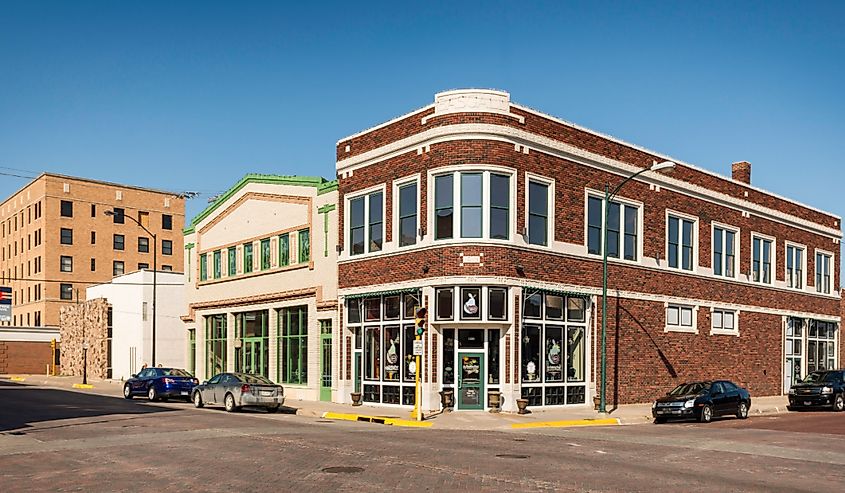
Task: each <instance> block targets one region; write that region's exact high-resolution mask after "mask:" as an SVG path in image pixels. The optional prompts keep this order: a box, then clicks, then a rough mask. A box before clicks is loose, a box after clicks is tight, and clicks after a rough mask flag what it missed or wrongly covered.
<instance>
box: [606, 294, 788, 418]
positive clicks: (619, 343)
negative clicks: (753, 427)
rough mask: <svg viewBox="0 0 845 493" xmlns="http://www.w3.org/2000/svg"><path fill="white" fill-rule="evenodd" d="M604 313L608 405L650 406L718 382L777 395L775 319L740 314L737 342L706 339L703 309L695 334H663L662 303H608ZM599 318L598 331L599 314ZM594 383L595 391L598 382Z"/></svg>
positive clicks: (778, 369)
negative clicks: (678, 390) (689, 385)
mask: <svg viewBox="0 0 845 493" xmlns="http://www.w3.org/2000/svg"><path fill="white" fill-rule="evenodd" d="M607 312H608V318H607V320H608V323H607V358H608V359H607V361H608V365H607V368H608V370H607V372H608V374H607V396H608V397H607V398H608V402H609V403H610V404H611V405H613V404H626V403H630V402H648V401H650V400H653V399H654V397H655V396H659V395H662V394H664V393H666V392H668V391H669V390H671V389H672V387H673V386H675V385H676V384H678V383H682V382H685V381H694V380H703V379H716V378H726V379H729V380H732V381H734V382H735V383H737V384H739V385H741V386H743V387H746V388H748V390H749V391H750V392H751V395H752V396H763V395H777V394H780V393H781V381H782V375H781V367H782V362H781V349H782V343H781V333H782V317H781V316H779V315H769V314H761V313H753V312H741V313H740V315H739V319H738V320H739V325H738V328H739V333H740V336H739V337H736V336H729V335H710V310H709V309H708V308H707V307H701V308H700V309H699V310H698V324H697V326H698V330H699V333H698V334H687V333H680V332H665V331H664V326H665V323H664V320H665V319H664V315H663V313H664V308H663V303H655V302H648V301H638V300H626V299H622V300H618V302H617V300H616V299H613V298H609V299H608V307H607ZM597 316H598V318H599V320H598V325H599V326H601V310H598V312H597ZM599 337H600V336H599ZM599 341H600V339H598V337H597V339H596V341H595V342H594V344H595V345H596V347H597V348H598V347H599V344H600V342H599ZM597 354H598V353H597ZM598 357H599V358H600V357H601V356H600V355H599V356H598ZM599 361H600V360H599ZM599 361H597V362H596V363H597V364H598V363H599ZM597 371H598V369H597ZM594 378H595V381H596V387H597V388H598V386H599V385H600V383H599V378H600V377H599V375H598V374H596V375H595V376H594Z"/></svg>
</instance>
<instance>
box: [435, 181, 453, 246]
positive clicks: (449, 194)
mask: <svg viewBox="0 0 845 493" xmlns="http://www.w3.org/2000/svg"><path fill="white" fill-rule="evenodd" d="M453 204H454V177H453V175H441V176H437V177H435V178H434V215H435V221H436V223H435V225H434V230H435V233H434V239H435V240H442V239H447V238H452V236H453V235H454V231H453V227H454V225H453V216H454V213H453Z"/></svg>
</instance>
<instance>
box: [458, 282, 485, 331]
mask: <svg viewBox="0 0 845 493" xmlns="http://www.w3.org/2000/svg"><path fill="white" fill-rule="evenodd" d="M481 308H482V307H481V288H461V306H460V308H459V309H460V313H461V320H478V319H480V318H481V313H482V311H481ZM459 335H460V334H459Z"/></svg>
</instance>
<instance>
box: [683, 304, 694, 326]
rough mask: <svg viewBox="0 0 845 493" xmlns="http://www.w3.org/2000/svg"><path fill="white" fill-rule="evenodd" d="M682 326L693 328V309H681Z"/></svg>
mask: <svg viewBox="0 0 845 493" xmlns="http://www.w3.org/2000/svg"><path fill="white" fill-rule="evenodd" d="M681 325H682V326H684V327H692V308H681Z"/></svg>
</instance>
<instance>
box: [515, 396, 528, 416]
mask: <svg viewBox="0 0 845 493" xmlns="http://www.w3.org/2000/svg"><path fill="white" fill-rule="evenodd" d="M516 407H517V408H519V411H518V412H517V414H528V409H526V408H527V407H528V399H517V400H516Z"/></svg>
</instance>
